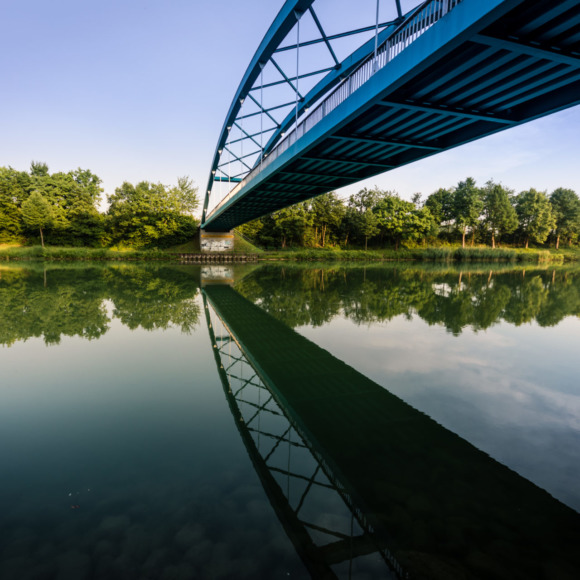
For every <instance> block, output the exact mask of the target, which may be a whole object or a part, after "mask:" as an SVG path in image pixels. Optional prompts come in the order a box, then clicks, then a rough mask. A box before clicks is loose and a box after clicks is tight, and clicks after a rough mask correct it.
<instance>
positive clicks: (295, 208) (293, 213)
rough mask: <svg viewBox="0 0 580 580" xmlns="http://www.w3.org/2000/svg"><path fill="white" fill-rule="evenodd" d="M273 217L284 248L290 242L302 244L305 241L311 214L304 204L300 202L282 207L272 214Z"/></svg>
mask: <svg viewBox="0 0 580 580" xmlns="http://www.w3.org/2000/svg"><path fill="white" fill-rule="evenodd" d="M272 217H273V219H274V222H275V230H276V233H277V234H278V235H279V236H280V241H281V245H282V247H283V248H285V247H286V245H287V244H288V243H290V244H292V243H297V244H302V243H303V242H304V234H305V232H306V228H307V227H308V225H310V220H309V215H308V212H307V210H306V207H305V205H304V204H302V203H298V204H295V205H291V206H290V207H286V208H284V209H281V210H279V211H277V212H275V213H274V214H272Z"/></svg>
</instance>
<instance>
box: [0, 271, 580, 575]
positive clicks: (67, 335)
mask: <svg viewBox="0 0 580 580" xmlns="http://www.w3.org/2000/svg"><path fill="white" fill-rule="evenodd" d="M0 344H2V345H3V346H2V347H1V348H0V469H1V472H0V473H1V477H0V578H1V579H2V580H4V579H7V580H9V579H18V580H20V579H39V580H40V579H89V578H95V579H96V578H103V579H104V578H112V579H116V578H119V579H132V578H135V579H141V578H144V579H147V578H150V579H158V578H160V579H168V580H169V579H189V578H265V579H270V578H311V577H312V578H357V579H367V578H368V579H373V578H426V579H444V578H461V579H463V578H465V579H468V578H481V579H484V578H505V579H512V578H516V579H518V578H521V579H528V578H538V579H540V578H550V579H551V578H554V579H565V578H577V574H578V569H580V556H579V555H578V545H580V515H579V514H578V511H579V510H580V486H579V485H578V481H580V381H579V380H578V377H579V376H580V372H579V371H580V357H579V356H578V353H579V352H580V350H579V347H580V269H578V268H574V267H559V268H527V269H524V268H521V267H515V266H503V267H491V268H490V267H489V266H485V265H482V266H476V265H472V266H468V267H464V268H453V267H434V266H431V267H417V266H415V265H413V266H401V265H400V264H397V265H366V266H359V265H341V266H334V265H333V266H325V265H314V266H299V265H296V266H292V265H275V266H271V265H258V266H255V265H253V266H240V267H235V268H229V267H218V268H205V267H204V268H200V267H195V266H154V265H147V266H136V265H127V264H115V265H94V266H89V267H81V266H78V265H55V266H47V267H45V266H43V265H42V264H39V265H27V266H25V267H20V266H16V267H15V266H12V265H5V266H1V267H0Z"/></svg>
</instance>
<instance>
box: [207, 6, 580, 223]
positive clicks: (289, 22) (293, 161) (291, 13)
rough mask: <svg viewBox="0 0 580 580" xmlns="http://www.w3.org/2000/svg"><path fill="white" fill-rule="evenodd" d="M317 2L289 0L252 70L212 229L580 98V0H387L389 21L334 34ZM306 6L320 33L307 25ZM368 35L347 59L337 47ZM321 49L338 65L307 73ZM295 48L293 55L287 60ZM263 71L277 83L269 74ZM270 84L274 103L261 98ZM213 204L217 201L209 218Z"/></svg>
mask: <svg viewBox="0 0 580 580" xmlns="http://www.w3.org/2000/svg"><path fill="white" fill-rule="evenodd" d="M385 2H386V0H382V4H384V3H385ZM314 4H315V2H314V1H313V0H312V1H311V0H303V1H300V0H287V2H286V3H285V4H284V6H283V7H282V10H281V11H280V13H279V14H278V16H277V17H276V19H275V21H274V23H273V24H272V26H271V27H270V29H269V31H268V33H267V34H266V36H265V37H264V40H263V41H262V43H261V44H260V47H259V49H258V51H257V53H256V55H255V56H254V58H253V59H252V62H251V63H250V66H249V68H248V70H247V71H246V74H245V75H244V78H243V80H242V83H241V85H240V87H239V88H238V91H237V92H236V95H235V97H234V101H233V102H232V105H231V107H230V111H229V113H228V116H227V117H226V121H225V122H224V127H223V129H222V132H221V134H220V138H219V140H218V145H217V148H216V152H215V155H214V160H213V164H212V169H211V173H210V177H209V181H208V187H207V190H206V196H205V201H204V209H203V216H202V228H204V229H206V230H210V231H211V230H213V231H221V230H227V229H231V228H233V227H235V226H236V225H239V224H241V223H244V222H246V221H249V220H251V219H255V218H257V217H259V216H261V215H264V214H267V213H270V212H271V211H275V210H277V209H281V208H283V207H286V206H288V205H292V204H294V203H297V202H299V201H303V200H305V199H308V198H310V197H314V196H316V195H320V194H323V193H326V192H327V191H330V190H332V189H337V188H340V187H343V186H346V185H350V184H352V183H356V182H357V181H360V180H361V179H365V178H368V177H371V176H373V175H377V174H379V173H383V172H385V171H388V170H390V169H393V168H396V167H399V166H402V165H405V164H408V163H411V162H413V161H416V160H418V159H421V158H423V157H426V156H428V155H433V154H435V153H437V152H439V151H444V150H447V149H450V148H453V147H456V146H459V145H461V144H464V143H467V142H469V141H473V140H475V139H479V138H481V137H484V136H487V135H491V134H493V133H495V132H498V131H502V130H504V129H507V128H510V127H513V126H515V125H518V124H521V123H525V122H527V121H530V120H533V119H536V118H539V117H541V116H545V115H548V114H550V113H553V112H556V111H559V110H562V109H564V108H566V107H571V106H574V105H577V104H579V103H580V37H579V36H578V33H577V30H578V27H579V26H580V4H578V2H577V1H575V0H537V1H533V2H532V1H531V0H488V1H487V2H480V1H479V0H426V1H424V2H413V7H412V9H411V10H410V11H409V12H407V13H406V14H402V10H401V3H400V2H399V1H397V0H391V3H390V4H389V6H390V7H391V8H392V13H391V14H390V16H392V18H390V19H385V18H379V13H378V11H377V12H376V14H375V18H374V24H372V23H371V24H370V25H367V26H366V27H364V26H362V27H359V28H356V29H351V30H350V31H346V32H344V31H343V32H341V33H339V34H334V32H332V33H329V32H328V31H327V30H326V29H325V24H324V22H322V21H321V19H319V18H318V16H317V13H316V12H315V11H314ZM323 4H324V0H318V3H317V4H316V6H319V5H323ZM380 4H381V3H380V2H379V1H378V0H377V4H376V5H377V6H380ZM406 7H408V6H406ZM307 13H308V18H309V19H310V20H309V22H310V25H311V29H313V30H314V32H315V34H314V36H311V37H310V38H308V37H306V38H305V36H304V35H302V36H301V32H300V31H301V27H302V28H303V29H304V28H307V27H306V23H307V22H308V21H307V20H306V19H305V15H306V14H307ZM301 23H304V24H301ZM367 24H368V23H367ZM365 33H366V34H367V35H370V38H369V37H367V38H366V39H365V40H364V42H362V44H357V45H356V46H355V48H354V50H351V51H349V52H347V53H346V54H343V55H340V56H337V52H336V51H335V50H334V48H333V44H332V43H333V42H337V41H338V40H340V39H345V38H354V37H355V35H361V34H365ZM294 34H295V36H293V35H294ZM358 38H360V36H359V37H358ZM312 47H318V48H319V49H321V50H322V51H323V52H324V54H325V55H326V58H327V65H328V66H321V65H320V62H322V61H321V60H320V59H319V58H313V59H311V61H309V62H310V63H311V65H312V67H313V69H314V70H306V71H305V69H304V68H300V62H301V61H300V54H301V51H304V50H306V48H309V49H310V48H312ZM351 48H352V46H351ZM288 54H291V55H292V54H294V56H295V63H294V65H293V64H292V59H289V60H288V59H286V61H285V67H284V66H282V65H281V64H280V63H282V60H281V59H282V58H283V57H284V58H285V57H287V56H288ZM292 66H294V69H292ZM267 67H269V70H270V71H274V73H275V74H277V75H278V77H277V79H275V80H271V79H265V78H264V73H265V71H266V69H267ZM292 70H293V71H294V72H291V71H292ZM306 82H309V83H310V85H309V86H308V87H307V88H306V89H305V88H304V84H305V83H306ZM265 89H268V90H274V93H276V94H277V95H278V97H279V99H280V100H279V101H278V102H277V104H267V105H266V104H265V102H264V101H263V94H264V90H265ZM284 91H286V93H284ZM284 94H285V95H286V100H284ZM256 95H258V96H259V98H258V97H257V96H256ZM258 120H259V124H258V125H256V123H257V122H258ZM252 122H253V123H254V128H253V129H251V128H250V126H249V124H250V123H252ZM264 122H266V125H265V124H264ZM234 130H235V131H236V132H237V135H235V134H233V131H234ZM250 144H251V148H250V150H249V151H248V147H249V145H250ZM234 146H235V147H239V149H238V150H237V151H234V150H233V147H234ZM244 146H245V147H246V149H244ZM232 162H233V168H232ZM224 182H226V194H225V196H223V197H222V196H221V195H220V196H219V197H218V196H216V188H217V189H218V190H219V192H220V193H222V194H223V189H222V188H223V185H224ZM210 198H211V201H212V203H213V202H214V201H217V202H218V203H217V204H214V205H213V208H212V209H211V212H209V213H208V207H209V203H210ZM220 198H221V200H220Z"/></svg>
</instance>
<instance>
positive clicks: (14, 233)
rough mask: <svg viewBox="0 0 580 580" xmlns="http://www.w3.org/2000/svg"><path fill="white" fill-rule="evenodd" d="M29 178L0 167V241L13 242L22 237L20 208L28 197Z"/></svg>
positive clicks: (23, 172) (9, 168)
mask: <svg viewBox="0 0 580 580" xmlns="http://www.w3.org/2000/svg"><path fill="white" fill-rule="evenodd" d="M29 188H30V176H29V175H28V173H26V172H25V171H16V170H15V169H12V167H0V241H7V242H10V241H15V240H18V239H19V238H20V236H21V235H22V225H23V224H22V214H21V212H20V206H21V204H22V201H23V200H25V199H26V198H27V197H28V195H29Z"/></svg>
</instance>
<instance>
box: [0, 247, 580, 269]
mask: <svg viewBox="0 0 580 580" xmlns="http://www.w3.org/2000/svg"><path fill="white" fill-rule="evenodd" d="M247 246H249V244H247ZM247 246H244V250H245V252H244V253H245V254H248V255H255V256H256V258H257V259H258V260H259V261H292V262H336V261H361V262H362V261H364V262H373V261H377V262H386V261H389V262H392V261H397V262H402V261H414V262H521V263H532V264H542V263H554V264H561V263H564V262H577V261H580V249H564V250H554V249H550V250H542V249H528V250H525V249H519V248H496V249H491V248H460V247H459V248H453V247H449V248H430V247H428V248H415V249H407V248H402V249H399V250H394V249H384V250H341V249H334V248H333V249H327V248H311V249H301V250H282V251H267V252H265V251H261V250H257V249H256V251H253V249H252V248H249V247H247ZM187 249H189V248H188V247H187V248H186V246H185V245H184V246H180V247H179V248H171V249H170V250H159V249H153V250H128V249H111V248H73V247H51V246H48V247H45V248H42V247H41V246H18V245H0V260H3V261H11V260H14V261H19V260H25V261H128V262H138V261H144V262H151V261H165V262H179V261H181V254H183V252H184V250H187ZM234 255H235V254H234Z"/></svg>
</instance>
